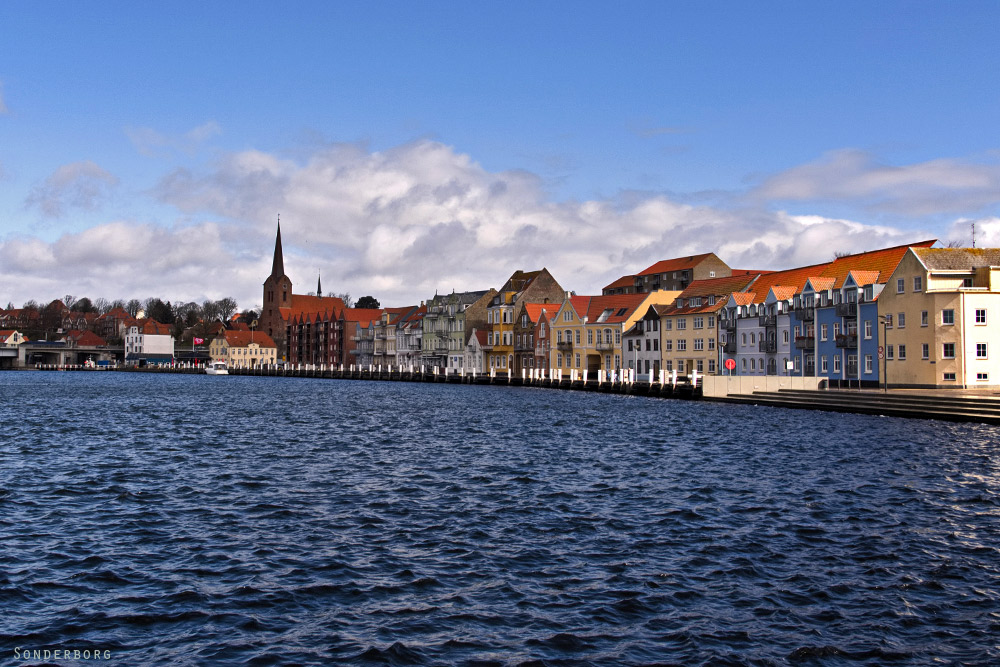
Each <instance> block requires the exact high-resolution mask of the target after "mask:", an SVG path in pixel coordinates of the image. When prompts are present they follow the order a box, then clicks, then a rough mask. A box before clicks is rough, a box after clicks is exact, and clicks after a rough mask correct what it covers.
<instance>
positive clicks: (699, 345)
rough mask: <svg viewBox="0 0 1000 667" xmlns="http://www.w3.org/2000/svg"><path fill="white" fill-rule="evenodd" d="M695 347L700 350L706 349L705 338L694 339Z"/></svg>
mask: <svg viewBox="0 0 1000 667" xmlns="http://www.w3.org/2000/svg"><path fill="white" fill-rule="evenodd" d="M694 349H695V350H698V351H701V350H704V349H705V339H704V338H695V339H694Z"/></svg>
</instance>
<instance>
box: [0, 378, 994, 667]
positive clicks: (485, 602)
mask: <svg viewBox="0 0 1000 667" xmlns="http://www.w3.org/2000/svg"><path fill="white" fill-rule="evenodd" d="M0 399H2V400H0V416H2V436H0V610H2V611H3V613H2V614H0V664H39V663H43V662H47V663H54V664H119V665H146V664H150V665H159V664H162V665H168V664H169V665H208V664H212V665H216V664H218V665H244V664H248V665H271V664H316V665H320V664H340V663H354V664H439V665H452V664H483V665H489V664H498V665H506V664H521V663H528V664H538V665H578V664H599V665H604V664H608V665H619V664H624V665H643V664H651V663H663V664H678V665H699V664H704V665H725V664H733V665H786V664H795V665H797V664H807V665H836V664H852V665H855V664H869V665H884V664H901V665H931V664H962V665H990V664H998V663H1000V429H998V428H996V427H992V426H982V425H975V424H950V423H943V422H935V421H929V420H899V419H892V418H881V417H877V416H864V415H850V414H833V413H811V412H808V411H786V410H782V409H774V408H762V407H753V406H731V405H723V404H713V403H704V402H689V401H675V400H662V399H649V398H640V397H631V396H618V395H606V394H597V393H579V392H562V391H558V390H549V389H535V388H516V387H506V386H499V387H496V386H473V385H447V384H425V383H415V384H414V383H402V382H367V381H346V380H336V381H334V380H310V379H293V378H260V377H256V378H255V377H235V376H230V377H225V376H215V377H209V376H193V375H169V374H143V373H116V372H89V373H85V372H78V373H65V372H64V373H60V372H6V373H0ZM45 651H49V652H50V653H49V654H46V653H45ZM55 651H59V652H60V653H59V654H58V656H57V655H56V654H55V653H54V652H55ZM74 651H77V652H78V653H76V654H74V653H73V652H74ZM66 652H68V653H66ZM84 652H86V655H89V656H90V658H89V659H88V660H85V659H84V658H83V657H81V656H84ZM46 655H48V658H47V659H46ZM67 656H68V657H67Z"/></svg>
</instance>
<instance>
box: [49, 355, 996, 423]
mask: <svg viewBox="0 0 1000 667" xmlns="http://www.w3.org/2000/svg"><path fill="white" fill-rule="evenodd" d="M37 370H43V371H44V370H51V371H95V370H97V371H99V370H114V371H118V372H129V373H132V372H135V373H183V374H192V375H197V374H202V373H204V370H203V369H202V368H196V367H147V368H129V367H120V366H119V367H104V368H101V367H97V368H85V367H83V366H39V367H38V368H37ZM229 373H230V375H242V376H259V377H289V378H313V379H326V380H368V381H382V382H430V383H447V384H477V385H497V386H504V385H506V386H516V387H521V386H525V387H536V388H544V389H563V390H569V391H581V392H599V393H607V394H624V395H630V396H649V397H655V398H665V399H681V400H705V401H715V402H720V403H734V404H738V403H744V404H752V405H759V406H768V407H775V408H793V409H807V410H820V411H826V412H845V413H856V414H870V415H883V416H892V417H902V418H908V419H938V420H943V421H952V422H978V423H984V424H1000V393H998V392H996V391H993V390H986V389H982V390H976V389H954V390H943V389H940V390H935V389H900V388H889V389H888V390H887V391H886V390H883V389H877V390H876V389H825V388H822V387H813V388H809V387H808V384H809V383H808V382H803V381H808V380H816V378H783V377H774V378H769V377H766V376H765V377H760V378H750V377H747V378H743V379H745V380H756V381H758V383H757V384H756V385H754V384H750V386H743V385H745V384H746V383H730V382H727V380H729V378H725V377H708V378H699V379H698V380H699V381H698V382H696V383H692V382H691V381H689V380H687V379H684V380H681V379H680V378H678V381H677V382H676V383H673V382H671V381H670V379H669V378H667V381H665V382H663V383H660V382H648V381H643V380H636V381H628V380H627V379H626V380H621V379H617V378H616V380H615V381H613V382H612V381H609V380H606V379H603V378H602V379H594V378H592V377H586V378H585V377H584V376H582V375H581V376H574V377H572V378H566V377H562V378H532V377H530V376H528V377H524V378H521V377H517V376H508V375H507V374H489V373H475V374H471V373H470V374H459V373H451V374H445V373H435V372H431V371H426V370H424V371H419V370H413V371H410V370H408V369H402V368H399V367H395V368H393V369H391V370H390V369H388V368H381V369H380V368H378V367H375V368H359V367H354V368H348V369H343V370H341V369H338V368H328V367H319V366H312V365H303V366H298V367H292V366H287V367H277V366H270V367H256V368H233V369H230V370H229ZM733 379H736V378H733ZM765 381H773V382H765ZM726 387H728V390H727V389H726Z"/></svg>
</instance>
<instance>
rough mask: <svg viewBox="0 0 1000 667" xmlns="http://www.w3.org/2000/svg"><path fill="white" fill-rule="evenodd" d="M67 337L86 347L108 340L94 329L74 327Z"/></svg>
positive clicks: (1, 335) (105, 343)
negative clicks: (87, 329)
mask: <svg viewBox="0 0 1000 667" xmlns="http://www.w3.org/2000/svg"><path fill="white" fill-rule="evenodd" d="M2 337H3V332H2V331H0V338H2ZM66 339H67V340H72V341H73V342H75V343H76V344H77V345H83V346H85V347H97V346H99V345H107V344H108V343H107V341H106V340H104V339H103V338H101V337H100V336H98V335H97V334H95V333H94V332H93V331H80V330H79V329H72V330H70V331H67V332H66Z"/></svg>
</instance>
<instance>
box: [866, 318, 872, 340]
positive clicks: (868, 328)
mask: <svg viewBox="0 0 1000 667" xmlns="http://www.w3.org/2000/svg"><path fill="white" fill-rule="evenodd" d="M871 337H872V321H871V320H865V338H866V339H871Z"/></svg>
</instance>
